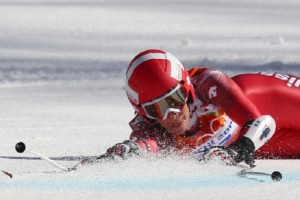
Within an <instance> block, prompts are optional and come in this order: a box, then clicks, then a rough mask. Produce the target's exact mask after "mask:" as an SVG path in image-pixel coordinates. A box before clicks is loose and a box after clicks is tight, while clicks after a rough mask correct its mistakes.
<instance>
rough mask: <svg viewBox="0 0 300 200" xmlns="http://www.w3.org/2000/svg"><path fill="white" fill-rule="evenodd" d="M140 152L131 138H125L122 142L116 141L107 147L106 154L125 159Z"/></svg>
mask: <svg viewBox="0 0 300 200" xmlns="http://www.w3.org/2000/svg"><path fill="white" fill-rule="evenodd" d="M140 153H141V149H140V146H139V145H138V144H137V143H136V142H134V141H132V140H125V141H124V142H122V143H117V144H115V145H114V146H112V147H110V148H109V149H107V154H109V155H110V156H112V157H113V158H117V157H121V158H123V159H127V158H128V157H131V156H133V155H140Z"/></svg>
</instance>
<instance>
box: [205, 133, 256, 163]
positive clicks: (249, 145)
mask: <svg viewBox="0 0 300 200" xmlns="http://www.w3.org/2000/svg"><path fill="white" fill-rule="evenodd" d="M254 150H255V147H254V144H253V142H252V140H251V139H249V138H247V137H242V138H241V139H240V140H239V141H238V142H236V143H233V144H231V145H229V146H228V147H223V146H215V147H211V148H209V149H208V150H206V151H205V152H204V156H203V159H202V160H204V161H205V162H208V161H212V160H218V161H220V162H221V163H223V164H225V165H236V164H237V163H240V162H242V161H245V163H246V164H248V165H250V167H253V166H254V162H255V161H254V158H253V153H254Z"/></svg>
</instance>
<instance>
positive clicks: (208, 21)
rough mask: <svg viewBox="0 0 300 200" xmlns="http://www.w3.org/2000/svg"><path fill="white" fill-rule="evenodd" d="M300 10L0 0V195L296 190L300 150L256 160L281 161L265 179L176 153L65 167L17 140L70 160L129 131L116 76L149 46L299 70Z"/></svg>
mask: <svg viewBox="0 0 300 200" xmlns="http://www.w3.org/2000/svg"><path fill="white" fill-rule="evenodd" d="M299 19H300V1H298V0H284V1H283V0H263V1H262V0H218V1H217V0H209V1H208V0H207V1H206V0H161V1H159V0H122V1H121V0H110V1H104V0H86V1H84V0H81V1H79V0H62V1H61V0H48V1H47V0H44V1H43V0H7V1H5V0H0V102H1V103H0V124H1V126H0V131H1V133H0V142H1V143H0V144H1V145H0V170H1V171H2V170H4V171H7V172H10V173H12V174H13V178H9V177H8V176H6V175H5V174H4V173H3V174H2V175H0V196H1V197H0V198H1V199H172V200H173V199H300V190H299V186H300V173H299V171H300V168H299V165H300V161H299V160H258V161H257V166H258V167H257V171H262V172H266V173H272V172H273V171H275V170H278V171H281V172H282V174H283V179H282V181H280V182H272V181H271V179H270V178H269V177H263V176H261V177H247V178H242V177H239V176H238V175H237V174H238V172H239V171H240V170H241V169H242V167H243V166H241V167H226V166H221V165H218V164H212V165H201V164H199V163H198V162H197V161H195V160H190V159H182V160H180V159H179V160H178V159H175V158H169V159H163V160H152V161H148V160H138V159H132V160H127V161H126V162H121V163H118V164H111V163H105V164H99V165H94V166H86V167H84V168H82V169H80V170H78V171H76V172H72V173H61V171H60V170H59V169H56V168H54V167H53V166H51V165H49V164H48V163H47V162H45V161H42V160H35V159H33V157H35V156H33V155H31V154H30V153H28V152H24V153H23V154H18V153H17V152H16V151H15V149H14V146H15V144H16V143H17V142H20V141H22V142H24V143H25V144H26V145H27V148H28V149H31V150H34V151H37V152H40V153H43V154H45V155H47V156H49V157H52V158H54V159H56V162H58V163H59V164H61V165H63V166H66V167H71V166H73V165H74V164H76V163H77V162H78V160H75V159H74V157H75V158H76V157H77V158H78V157H79V156H96V155H100V154H102V153H104V152H105V151H106V148H107V147H109V146H111V145H113V144H115V143H117V142H121V141H123V140H125V139H127V138H128V136H129V134H130V128H129V126H128V122H129V121H130V120H131V118H132V117H133V116H134V114H133V109H132V107H131V106H130V104H129V103H128V101H127V98H126V96H125V93H124V90H123V83H124V79H123V77H124V73H125V70H126V68H127V65H128V63H129V62H130V60H131V59H132V58H133V57H134V56H135V55H136V54H137V53H139V52H140V51H143V50H145V49H148V48H161V49H164V50H166V51H168V52H170V53H172V54H174V55H175V56H176V57H177V58H178V59H179V60H181V61H182V63H183V64H184V65H185V66H186V67H187V68H191V67H195V66H198V65H205V66H208V67H212V68H216V69H218V70H221V71H223V72H226V73H228V74H229V75H235V74H237V73H242V72H250V71H280V72H284V73H291V74H294V75H300V70H299V69H300V56H299V54H300V43H299V41H300V26H299V22H300V21H299ZM22 158H23V159H22ZM65 159H71V161H66V160H65Z"/></svg>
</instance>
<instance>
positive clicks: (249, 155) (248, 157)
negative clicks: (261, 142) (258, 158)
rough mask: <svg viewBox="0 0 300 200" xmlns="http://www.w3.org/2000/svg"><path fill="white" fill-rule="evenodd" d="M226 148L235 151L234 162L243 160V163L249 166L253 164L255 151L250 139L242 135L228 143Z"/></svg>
mask: <svg viewBox="0 0 300 200" xmlns="http://www.w3.org/2000/svg"><path fill="white" fill-rule="evenodd" d="M228 148H229V149H231V150H232V151H233V152H235V157H234V162H235V163H239V162H242V161H245V163H246V164H248V165H250V166H253V165H254V162H255V161H254V158H253V153H254V151H255V146H254V143H253V142H252V140H251V139H249V138H248V137H242V138H241V139H240V140H239V141H237V142H235V143H233V144H231V145H229V146H228Z"/></svg>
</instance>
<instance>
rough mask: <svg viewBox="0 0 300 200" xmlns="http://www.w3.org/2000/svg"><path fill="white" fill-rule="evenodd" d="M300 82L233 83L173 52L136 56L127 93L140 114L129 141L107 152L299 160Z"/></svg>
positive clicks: (250, 77) (261, 79)
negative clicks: (186, 63)
mask: <svg viewBox="0 0 300 200" xmlns="http://www.w3.org/2000/svg"><path fill="white" fill-rule="evenodd" d="M299 87H300V78H299V77H296V76H292V75H288V74H282V73H276V72H257V73H248V74H240V75H237V76H235V77H232V78H230V77H228V76H227V75H226V74H224V73H222V72H219V71H217V70H214V69H210V68H206V67H196V68H193V69H191V70H189V71H187V70H186V69H185V68H184V67H183V65H182V64H181V63H180V61H179V60H178V59H176V58H175V57H174V56H173V55H171V54H170V53H168V52H165V51H162V50H158V49H150V50H146V51H143V52H141V53H139V54H138V55H137V56H135V57H134V58H133V60H132V61H131V63H130V64H129V66H128V69H127V71H126V84H125V90H126V94H127V97H128V99H129V101H130V103H131V104H132V106H133V108H134V109H135V111H136V116H135V118H134V119H133V120H132V121H131V122H130V126H131V128H132V133H131V135H130V139H129V140H125V141H124V142H122V143H118V144H116V145H114V146H112V147H110V148H109V149H108V150H107V153H106V155H110V156H112V157H114V158H116V157H121V158H123V159H125V158H127V157H130V156H132V155H138V156H142V157H147V156H153V155H154V156H157V155H168V154H170V153H171V154H176V155H188V156H191V157H195V158H197V159H200V160H209V159H214V158H218V159H221V160H222V161H224V162H225V163H228V164H235V163H239V162H241V161H245V162H246V163H247V164H249V165H250V166H251V165H253V163H254V159H253V157H256V158H300V145H299V144H300V117H299V116H298V115H299V113H300V88H299Z"/></svg>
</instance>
